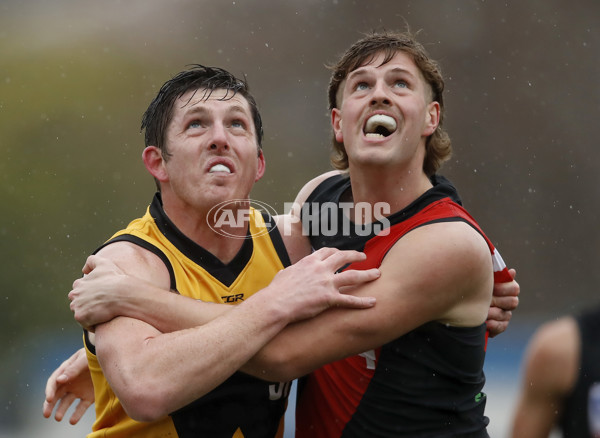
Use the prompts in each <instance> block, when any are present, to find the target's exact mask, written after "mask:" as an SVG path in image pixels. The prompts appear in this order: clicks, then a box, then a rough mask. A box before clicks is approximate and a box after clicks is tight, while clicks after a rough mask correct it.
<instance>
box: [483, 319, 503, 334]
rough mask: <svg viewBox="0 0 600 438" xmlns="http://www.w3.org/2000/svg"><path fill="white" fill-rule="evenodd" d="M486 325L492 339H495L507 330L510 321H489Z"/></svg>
mask: <svg viewBox="0 0 600 438" xmlns="http://www.w3.org/2000/svg"><path fill="white" fill-rule="evenodd" d="M485 325H486V328H487V331H488V333H489V336H490V338H493V337H494V336H497V335H499V334H500V333H503V332H504V331H505V330H506V328H507V327H508V321H494V320H487V321H486V322H485Z"/></svg>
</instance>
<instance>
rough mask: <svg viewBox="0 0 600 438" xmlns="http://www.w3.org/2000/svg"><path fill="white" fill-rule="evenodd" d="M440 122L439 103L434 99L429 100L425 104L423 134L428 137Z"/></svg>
mask: <svg viewBox="0 0 600 438" xmlns="http://www.w3.org/2000/svg"><path fill="white" fill-rule="evenodd" d="M439 124H440V104H439V103H438V102H436V101H433V102H431V103H430V104H429V105H428V106H427V113H426V114H425V130H424V132H423V135H424V136H425V137H429V136H430V135H431V134H433V133H434V132H435V130H436V129H437V127H438V126H439Z"/></svg>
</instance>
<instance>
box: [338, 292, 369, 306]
mask: <svg viewBox="0 0 600 438" xmlns="http://www.w3.org/2000/svg"><path fill="white" fill-rule="evenodd" d="M375 302H376V300H375V298H373V297H356V296H354V295H344V294H339V295H336V296H335V297H334V298H333V300H332V303H331V304H332V305H333V306H336V307H345V308H351V309H368V308H370V307H373V306H374V305H375Z"/></svg>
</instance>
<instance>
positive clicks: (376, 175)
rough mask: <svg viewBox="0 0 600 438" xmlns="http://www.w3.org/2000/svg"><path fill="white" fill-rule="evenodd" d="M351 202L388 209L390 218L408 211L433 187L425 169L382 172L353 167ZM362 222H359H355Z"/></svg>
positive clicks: (375, 169)
mask: <svg viewBox="0 0 600 438" xmlns="http://www.w3.org/2000/svg"><path fill="white" fill-rule="evenodd" d="M350 181H351V184H352V201H353V202H354V204H355V205H356V204H357V203H368V204H370V205H371V206H375V204H377V203H386V204H387V205H389V214H392V213H395V212H397V211H400V210H402V209H403V208H405V207H407V206H408V205H409V204H410V203H412V202H413V201H414V200H415V199H417V198H418V197H419V196H421V195H422V194H423V193H425V192H426V191H427V190H429V189H430V188H431V187H432V184H431V181H430V180H429V178H428V177H427V175H426V174H425V173H424V172H423V170H422V169H417V170H408V169H407V170H403V171H399V170H397V169H391V170H387V169H382V168H375V167H373V168H366V167H361V168H352V166H351V167H350ZM355 219H356V220H359V218H355Z"/></svg>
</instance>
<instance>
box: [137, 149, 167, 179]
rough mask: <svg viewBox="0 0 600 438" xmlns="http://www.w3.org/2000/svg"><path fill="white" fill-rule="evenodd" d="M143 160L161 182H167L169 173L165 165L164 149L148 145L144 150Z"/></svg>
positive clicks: (149, 170)
mask: <svg viewBox="0 0 600 438" xmlns="http://www.w3.org/2000/svg"><path fill="white" fill-rule="evenodd" d="M142 160H143V161H144V165H145V166H146V169H148V172H150V174H151V175H152V176H153V177H154V178H156V179H157V180H158V181H160V182H167V181H168V180H169V175H168V174H167V171H166V169H165V166H164V162H165V160H164V158H163V154H162V151H161V150H160V149H159V148H157V147H156V146H146V148H145V149H144V151H143V152H142Z"/></svg>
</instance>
